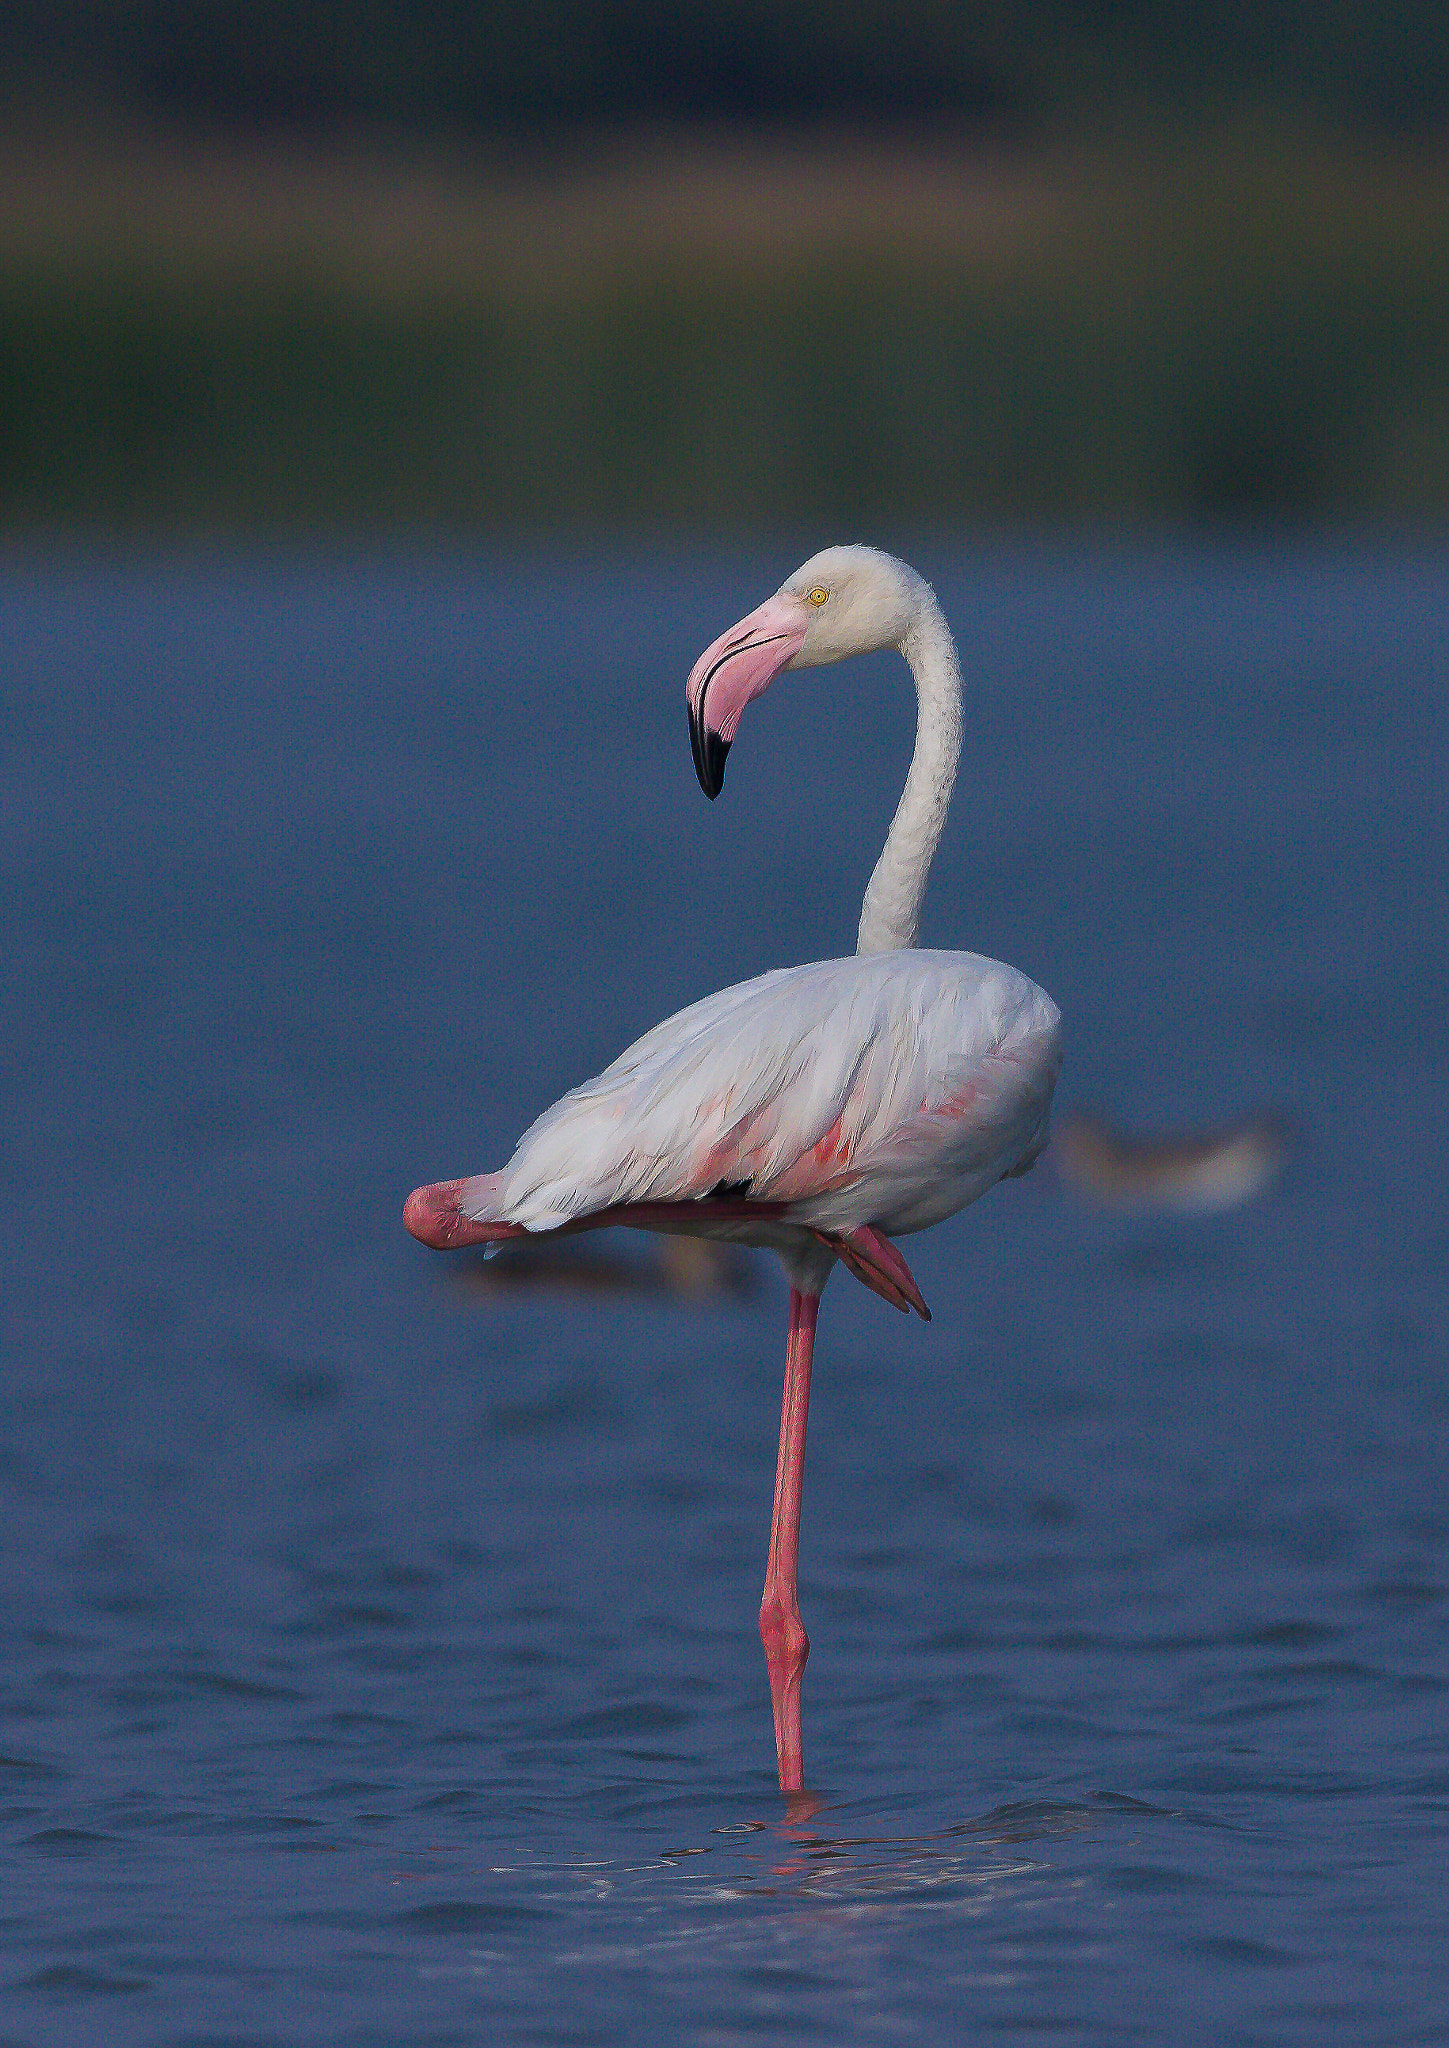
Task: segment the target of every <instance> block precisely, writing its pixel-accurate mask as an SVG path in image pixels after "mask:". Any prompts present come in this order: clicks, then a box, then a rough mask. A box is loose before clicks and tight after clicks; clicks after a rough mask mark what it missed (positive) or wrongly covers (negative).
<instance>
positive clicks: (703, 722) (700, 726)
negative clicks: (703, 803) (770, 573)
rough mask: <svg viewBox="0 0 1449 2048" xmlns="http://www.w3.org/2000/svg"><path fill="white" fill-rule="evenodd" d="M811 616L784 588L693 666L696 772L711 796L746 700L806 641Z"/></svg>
mask: <svg viewBox="0 0 1449 2048" xmlns="http://www.w3.org/2000/svg"><path fill="white" fill-rule="evenodd" d="M809 622H810V614H809V610H808V608H807V606H806V604H805V601H804V599H803V598H799V597H787V596H786V595H785V593H784V592H783V591H782V592H781V593H780V594H779V595H778V596H776V597H771V598H767V599H766V600H765V602H764V603H763V604H762V605H760V606H759V607H758V609H757V610H755V611H752V612H751V613H750V615H749V617H748V618H747V619H741V620H740V622H739V624H738V625H737V626H731V627H730V629H729V631H728V633H721V635H720V637H719V639H718V640H715V641H713V642H711V644H710V645H709V646H708V647H706V648H705V650H704V653H703V654H701V656H700V657H699V660H698V661H697V662H696V663H695V664H694V667H693V668H692V669H691V670H690V672H689V681H688V682H687V683H686V684H685V687H684V700H685V703H686V705H687V707H688V710H689V743H690V745H691V747H693V749H694V772H695V774H696V775H697V776H698V777H699V786H700V788H701V789H702V790H703V791H704V793H705V795H706V796H707V797H710V798H711V799H712V798H714V797H717V796H718V795H719V793H720V791H721V789H723V787H724V766H725V755H726V754H727V753H728V752H729V750H730V743H731V741H732V740H733V739H734V736H735V734H736V733H737V732H738V731H739V729H740V719H741V717H742V716H743V714H744V708H745V706H746V705H747V704H748V703H750V702H751V700H752V699H753V698H755V697H758V696H760V695H761V694H762V693H763V692H764V691H765V690H768V689H769V687H770V685H771V683H773V682H774V680H775V678H776V676H777V675H778V674H779V673H780V671H781V669H782V668H788V667H789V665H790V663H791V662H792V661H793V660H794V659H795V656H796V655H797V654H798V653H799V652H800V649H801V647H802V646H803V645H804V642H805V630H806V627H807V626H808V624H809Z"/></svg>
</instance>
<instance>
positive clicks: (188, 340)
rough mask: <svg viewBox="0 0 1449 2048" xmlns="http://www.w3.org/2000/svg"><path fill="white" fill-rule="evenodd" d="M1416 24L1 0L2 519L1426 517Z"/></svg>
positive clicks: (1349, 18)
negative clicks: (12, 1)
mask: <svg viewBox="0 0 1449 2048" xmlns="http://www.w3.org/2000/svg"><path fill="white" fill-rule="evenodd" d="M1446 119H1449V26H1446V24H1445V20H1444V16H1443V13H1442V10H1435V9H1433V8H1430V7H1427V6H1422V5H1412V4H1399V5H1390V6H1387V7H1385V8H1382V9H1376V10H1371V11H1368V12H1365V11H1364V10H1363V9H1360V8H1351V7H1344V6H1327V7H1326V6H1321V5H1310V4H1308V0H1301V4H1300V0H1278V4H1271V5H1266V6H1248V5H1224V4H1221V0H1184V4H1183V5H1181V6H1178V7H1174V8H1171V9H1164V8H1153V7H1125V8H1124V7H1108V6H1106V5H1098V6H1082V5H1074V6H1066V5H1060V4H1054V0H1049V4H1045V5H1042V6H1038V7H1033V8H1031V9H1021V10H1015V11H1013V10H1010V9H1002V8H999V7H994V6H993V7H986V6H979V5H956V4H946V0H915V4H913V5H910V6H908V7H904V8H902V7H894V6H886V5H884V4H879V5H876V4H872V0H857V4H852V5H845V6H839V7H832V8H829V9H820V8H818V7H815V6H812V5H808V4H804V0H779V4H775V5H771V6H768V7H766V6H762V5H758V4H756V0H723V4H720V5H713V6H709V7H704V6H700V5H697V4H693V0H689V4H685V5H683V6H679V7H672V8H656V7H654V6H652V5H648V4H641V5H637V6H629V5H621V4H617V0H616V4H612V5H592V4H584V0H560V4H558V5H555V6H551V7H549V8H547V9H545V10H544V11H543V12H542V13H540V12H539V11H538V10H537V9H536V8H534V7H532V6H527V5H523V4H515V0H498V4H496V5H492V6H489V7H486V8H484V7H480V6H476V5H469V4H459V0H447V4H440V5H437V6H434V7H430V8H427V9H418V8H416V7H413V6H411V5H407V4H404V0H365V4H360V5H353V6H345V7H344V6H341V5H336V4H329V0H299V4H287V5H283V4H271V0H190V4H184V5H183V4H179V0H19V4H16V5H13V6H10V7H7V8H6V9H5V10H4V18H3V22H0V121H3V130H4V140H3V142H0V521H3V523H4V525H5V526H6V527H7V528H8V529H9V530H10V531H11V532H12V533H16V532H23V531H25V530H27V529H30V528H34V527H36V526H42V527H49V528H51V529H55V528H57V527H66V528H73V527H75V526H78V525H79V526H84V527H86V528H88V529H92V530H96V529H101V530H112V529H129V530H136V529H148V530H152V531H157V530H168V531H174V530H178V529H191V530H195V529H203V530H216V529H230V530H257V529H267V530H271V531H286V530H296V529H314V530H315V529H318V528H324V529H325V528H334V529H335V528H346V529H353V530H355V529H359V528H366V529H373V530H398V529H410V530H419V529H423V530H433V531H436V530H439V529H454V530H457V529H468V530H475V529H484V530H490V531H494V532H499V531H507V532H510V533H516V532H518V531H519V530H520V529H521V528H523V529H535V530H539V529H548V530H556V529H558V528H559V527H561V526H568V525H574V526H583V525H588V526H590V527H591V528H594V529H597V527H598V526H599V525H600V524H603V525H606V526H609V527H613V528H640V527H645V526H655V527H663V526H666V525H667V526H668V527H669V528H670V529H671V530H673V529H675V528H677V526H678V525H679V523H680V522H684V523H686V524H687V525H688V526H689V527H691V528H694V529H698V530H712V531H718V530H727V529H731V528H733V529H754V528H757V527H758V524H759V522H760V521H761V520H771V521H775V522H780V521H782V520H783V521H785V522H793V521H798V520H808V521H810V522H816V521H823V522H825V525H826V526H828V527H829V528H830V529H831V530H832V531H834V530H836V529H841V530H844V528H846V527H850V526H852V525H853V524H858V523H859V522H862V521H871V520H874V521H877V522H878V521H880V520H882V519H889V520H908V521H909V520H913V521H916V522H921V521H931V522H950V523H960V522H967V523H969V524H971V525H973V526H981V525H990V526H1001V525H1009V526H1013V527H1020V526H1022V525H1028V524H1035V523H1040V522H1042V521H1050V522H1054V523H1060V522H1069V523H1071V524H1072V525H1074V526H1078V527H1082V526H1089V525H1095V524H1101V523H1108V524H1110V525H1113V526H1116V527H1118V528H1123V527H1132V528H1140V527H1142V526H1144V525H1151V526H1156V525H1161V524H1163V523H1170V524H1173V525H1183V524H1189V523H1190V524H1204V523H1206V524H1210V525H1214V526H1221V525H1223V524H1226V523H1232V522H1239V521H1254V522H1264V521H1274V522H1282V521H1293V522H1298V523H1301V522H1305V521H1310V522H1315V523H1317V522H1327V521H1337V522H1342V521H1351V522H1355V523H1358V524H1362V523H1364V522H1369V521H1373V522H1384V521H1389V522H1394V523H1396V524H1403V523H1405V522H1415V523H1421V522H1423V521H1425V520H1437V519H1440V518H1442V516H1443V514H1444V511H1445V507H1446V504H1449V483H1446V478H1449V203H1446V202H1449V163H1446V157H1445V134H1446Z"/></svg>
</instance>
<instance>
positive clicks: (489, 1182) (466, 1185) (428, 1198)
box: [403, 1173, 524, 1252]
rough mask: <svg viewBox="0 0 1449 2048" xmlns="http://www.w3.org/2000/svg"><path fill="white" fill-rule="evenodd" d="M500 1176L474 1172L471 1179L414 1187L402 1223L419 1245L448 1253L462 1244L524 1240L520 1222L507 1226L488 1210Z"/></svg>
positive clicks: (406, 1203)
mask: <svg viewBox="0 0 1449 2048" xmlns="http://www.w3.org/2000/svg"><path fill="white" fill-rule="evenodd" d="M502 1179H503V1176H502V1174H501V1173H475V1174H474V1175H473V1176H472V1177H471V1179H468V1180H436V1181H434V1182H433V1183H432V1184H431V1186H429V1187H425V1188H414V1189H413V1191H412V1193H411V1194H410V1195H409V1196H408V1198H407V1200H406V1202H405V1203H404V1204H403V1224H404V1226H405V1228H406V1229H408V1230H409V1231H411V1233H412V1235H413V1236H414V1237H415V1238H416V1239H417V1241H418V1243H419V1244H426V1245H431V1246H432V1248H433V1250H434V1251H439V1252H447V1251H452V1250H454V1249H455V1248H456V1247H457V1246H458V1245H463V1244H497V1243H499V1242H500V1241H501V1240H502V1239H503V1238H505V1237H522V1236H523V1235H524V1230H523V1225H522V1224H521V1223H505V1222H504V1221H503V1220H502V1219H501V1218H500V1217H496V1216H490V1215H489V1214H488V1209H489V1205H490V1201H491V1199H492V1198H493V1197H494V1196H495V1194H496V1190H497V1187H498V1185H499V1183H500V1182H501V1181H502Z"/></svg>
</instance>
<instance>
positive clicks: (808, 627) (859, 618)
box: [684, 547, 926, 798]
mask: <svg viewBox="0 0 1449 2048" xmlns="http://www.w3.org/2000/svg"><path fill="white" fill-rule="evenodd" d="M925 588H926V586H925V585H924V584H923V583H922V581H921V579H920V577H919V576H917V574H916V572H915V570H914V569H910V568H907V566H906V564H905V563H904V562H898V561H897V560H896V558H895V556H894V555H886V554H882V553H881V552H880V550H879V549H878V548H867V547H837V548H824V549H822V550H821V552H820V553H819V554H818V555H812V556H811V557H810V559H809V561H808V562H802V563H801V565H800V567H799V568H798V569H797V570H796V571H795V573H794V575H793V576H787V577H786V579H785V581H784V582H783V583H782V584H781V585H780V588H779V589H778V590H777V591H776V592H775V595H774V596H773V597H768V598H766V600H765V602H764V603H763V604H762V605H760V606H758V607H757V608H756V609H755V610H754V611H752V612H751V613H750V614H749V616H748V617H747V618H743V619H741V620H740V622H739V624H738V625H737V626H731V627H730V629H729V631H728V632H727V633H722V634H721V635H720V637H719V639H718V640H715V641H713V642H711V644H710V645H709V646H708V647H706V649H705V650H704V653H703V654H701V656H700V657H699V660H698V661H697V662H696V663H695V664H694V667H693V668H692V669H691V670H690V672H689V681H688V683H687V684H686V685H685V692H684V695H685V703H686V706H687V708H688V711H689V739H690V745H691V746H692V747H693V749H694V768H695V773H696V774H697V775H698V777H699V784H700V788H701V789H702V790H703V791H704V793H705V795H706V796H707V797H711V798H713V797H717V796H718V795H719V793H720V791H721V789H722V788H723V787H724V769H725V756H726V755H727V754H728V753H729V750H730V746H731V743H732V742H733V740H734V736H735V734H736V733H737V732H738V731H739V724H740V719H741V717H742V716H743V714H744V709H745V706H746V705H747V704H748V703H750V702H751V701H752V700H753V699H754V698H756V697H758V696H760V695H761V694H762V693H763V692H764V691H765V690H767V689H768V688H769V687H770V684H771V683H772V682H774V680H775V678H776V676H777V675H779V674H780V673H781V672H782V671H783V670H785V669H787V668H821V667H823V666H824V665H825V663H827V662H831V661H843V660H844V659H845V658H846V656H847V655H850V654H867V653H869V652H870V651H871V650H872V649H873V648H877V647H901V646H903V645H904V643H905V641H906V638H907V636H908V635H909V633H910V630H911V626H912V623H913V622H914V620H915V619H916V617H917V616H918V614H919V610H920V603H921V593H922V592H923V591H924V590H925Z"/></svg>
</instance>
